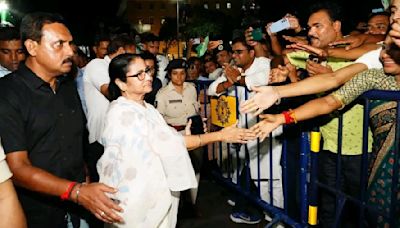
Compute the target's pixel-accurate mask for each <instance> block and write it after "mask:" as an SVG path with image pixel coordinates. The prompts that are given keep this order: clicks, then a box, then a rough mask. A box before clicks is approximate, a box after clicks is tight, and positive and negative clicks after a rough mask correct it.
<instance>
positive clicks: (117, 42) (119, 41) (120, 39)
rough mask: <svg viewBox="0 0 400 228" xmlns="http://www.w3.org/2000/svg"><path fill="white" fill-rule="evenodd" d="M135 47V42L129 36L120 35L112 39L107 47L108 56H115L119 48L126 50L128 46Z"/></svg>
mask: <svg viewBox="0 0 400 228" xmlns="http://www.w3.org/2000/svg"><path fill="white" fill-rule="evenodd" d="M130 45H135V46H136V43H135V40H134V39H132V37H130V36H129V35H128V34H119V35H116V36H115V37H114V38H111V41H110V44H109V45H108V47H107V53H108V54H114V53H116V52H117V51H118V49H119V48H121V47H122V48H125V47H126V46H130Z"/></svg>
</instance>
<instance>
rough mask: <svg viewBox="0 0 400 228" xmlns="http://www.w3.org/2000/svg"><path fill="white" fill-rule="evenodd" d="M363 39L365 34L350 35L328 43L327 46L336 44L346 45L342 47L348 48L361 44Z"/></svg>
mask: <svg viewBox="0 0 400 228" xmlns="http://www.w3.org/2000/svg"><path fill="white" fill-rule="evenodd" d="M365 39H366V37H365V34H359V35H350V36H346V37H344V38H342V39H339V40H336V41H334V42H332V43H330V44H329V46H331V47H335V46H338V45H346V47H345V48H344V49H345V50H350V49H353V48H356V47H359V46H361V45H363V44H364V42H365Z"/></svg>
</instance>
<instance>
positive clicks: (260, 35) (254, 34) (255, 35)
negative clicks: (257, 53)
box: [251, 28, 263, 41]
mask: <svg viewBox="0 0 400 228" xmlns="http://www.w3.org/2000/svg"><path fill="white" fill-rule="evenodd" d="M251 36H252V37H253V40H255V41H260V40H262V38H263V33H262V29H261V28H255V29H254V30H253V31H252V32H251Z"/></svg>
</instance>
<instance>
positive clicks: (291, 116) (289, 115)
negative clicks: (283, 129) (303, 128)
mask: <svg viewBox="0 0 400 228" xmlns="http://www.w3.org/2000/svg"><path fill="white" fill-rule="evenodd" d="M282 114H283V116H284V117H285V124H292V123H295V124H296V123H297V119H296V115H295V113H294V111H293V110H292V109H289V111H284V112H282Z"/></svg>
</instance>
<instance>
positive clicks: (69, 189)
mask: <svg viewBox="0 0 400 228" xmlns="http://www.w3.org/2000/svg"><path fill="white" fill-rule="evenodd" d="M76 184H77V183H76V182H71V183H69V185H68V188H67V190H65V192H64V193H63V194H61V195H60V198H61V200H68V199H69V196H70V195H71V191H72V189H73V188H74V187H75V185H76Z"/></svg>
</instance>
